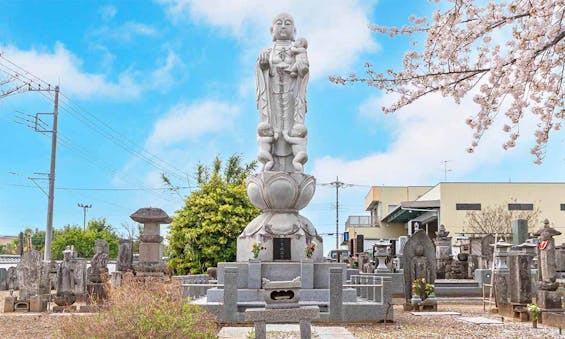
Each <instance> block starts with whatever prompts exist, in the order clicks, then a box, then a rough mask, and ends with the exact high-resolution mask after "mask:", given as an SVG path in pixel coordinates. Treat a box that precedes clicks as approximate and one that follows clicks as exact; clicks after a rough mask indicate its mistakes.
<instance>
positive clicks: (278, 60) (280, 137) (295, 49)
mask: <svg viewBox="0 0 565 339" xmlns="http://www.w3.org/2000/svg"><path fill="white" fill-rule="evenodd" d="M295 34H296V28H295V27H294V19H293V18H292V17H291V16H290V15H289V14H286V13H282V14H279V15H277V16H276V17H275V19H274V20H273V22H272V25H271V35H272V37H273V46H272V47H270V48H267V49H265V50H263V51H262V52H261V54H260V55H259V58H258V59H257V64H256V67H255V80H256V84H257V110H258V111H259V124H260V125H261V124H262V126H268V127H269V128H270V129H272V135H273V138H272V140H271V142H272V145H271V146H270V148H271V154H272V158H273V159H272V160H273V162H274V163H273V165H270V164H269V165H268V166H266V168H265V170H272V171H289V172H290V171H298V172H302V171H303V167H302V166H303V165H304V162H306V160H307V156H306V154H305V150H306V131H305V130H306V127H305V125H304V117H305V114H306V86H307V83H308V75H309V63H308V58H307V55H306V48H307V42H306V40H305V39H303V38H301V39H299V40H298V42H297V44H296V45H295V43H294V41H295ZM266 128H267V127H262V130H265V129H266ZM259 137H262V139H261V140H262V141H261V142H263V143H264V141H265V139H264V138H265V135H259ZM297 145H298V146H299V147H296V146H297ZM293 146H294V147H293ZM260 148H261V149H262V150H263V151H264V149H265V145H264V144H262V145H260ZM295 153H296V154H295ZM259 160H260V161H262V162H263V161H264V162H265V163H266V162H268V161H270V159H269V158H268V157H266V156H265V155H263V156H260V157H259ZM293 160H294V164H293Z"/></svg>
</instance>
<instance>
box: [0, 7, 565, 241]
mask: <svg viewBox="0 0 565 339" xmlns="http://www.w3.org/2000/svg"><path fill="white" fill-rule="evenodd" d="M401 3H402V6H399V2H398V1H395V0H380V1H340V0H335V1H331V0H326V1H307V2H304V1H292V0H287V1H282V0H281V1H277V2H270V1H269V2H267V1H258V0H256V1H255V0H254V1H251V0H250V1H235V0H234V1H197V0H193V1H191V0H163V1H155V2H140V1H139V2H138V1H135V2H134V1H115V2H113V1H65V2H63V1H25V2H24V1H0V7H1V10H0V51H1V52H2V53H3V55H4V56H5V57H6V58H7V59H9V60H11V61H13V62H15V63H17V64H18V65H19V66H22V67H23V68H25V69H26V70H28V71H30V72H31V73H33V74H34V75H36V76H38V77H39V78H41V79H43V80H45V81H47V82H49V83H51V84H53V85H56V84H59V85H60V86H61V91H62V94H63V95H64V97H62V98H61V105H62V107H61V114H60V120H59V131H60V134H61V139H60V142H59V147H58V154H57V155H58V156H57V178H56V186H57V187H58V189H57V190H56V195H55V217H54V226H55V227H56V228H60V227H62V226H63V225H66V224H81V223H82V209H80V208H79V207H77V203H85V204H92V208H91V209H90V210H89V211H88V217H89V218H91V217H96V218H99V217H104V218H107V220H108V221H109V222H110V223H111V224H112V225H114V226H115V227H116V228H117V229H118V231H119V232H122V231H123V229H121V227H122V226H121V225H123V224H124V223H129V224H130V225H131V224H133V222H132V221H131V220H130V219H129V215H130V214H131V213H133V212H134V211H135V210H136V209H137V208H140V207H145V206H155V207H161V208H163V209H165V210H166V211H167V212H168V213H169V214H170V215H172V214H173V213H174V211H175V210H176V209H178V208H179V207H181V206H182V200H181V198H180V197H179V196H177V195H175V194H171V193H167V192H163V191H159V190H72V189H71V188H81V189H85V188H89V189H90V188H96V189H101V188H102V189H123V188H160V187H163V186H162V183H161V182H160V179H159V175H160V173H161V172H163V171H165V172H166V173H167V174H168V175H169V176H170V177H171V179H173V180H174V182H175V183H176V184H178V185H187V177H188V185H191V184H193V180H192V175H193V173H194V169H195V166H196V164H197V163H199V162H201V163H210V161H211V160H212V159H213V158H214V157H215V156H216V155H218V154H219V155H220V156H222V157H227V156H229V155H231V154H233V153H240V154H242V155H243V157H244V159H245V160H247V161H249V160H252V159H254V158H255V154H256V141H255V127H256V124H257V112H256V109H255V99H254V97H255V88H254V86H255V83H254V78H253V72H254V62H255V59H256V57H257V55H258V53H259V52H260V51H261V49H262V48H265V47H267V46H269V44H270V35H269V25H270V21H271V19H272V17H274V15H276V14H278V13H279V12H281V11H286V12H289V13H291V14H292V15H293V16H294V18H295V21H296V27H297V30H298V35H299V36H304V37H306V38H307V39H308V41H309V49H308V53H309V57H310V65H311V78H310V84H309V88H308V93H309V94H308V113H307V118H306V124H307V127H308V129H309V146H308V150H309V162H308V163H307V165H306V172H308V173H311V174H313V175H315V176H316V177H317V179H318V182H319V183H323V182H329V181H332V180H334V179H335V177H336V176H339V178H340V180H342V181H344V182H346V183H351V184H356V185H359V186H355V187H350V188H347V189H344V190H342V191H341V193H340V197H341V199H340V207H341V208H340V220H341V222H340V224H341V225H343V222H344V221H345V218H346V217H347V216H348V215H358V214H364V213H365V212H364V207H363V202H364V197H365V194H366V193H367V191H368V189H369V186H370V185H435V184H436V183H437V182H439V181H442V180H443V179H444V171H443V169H444V168H443V165H442V163H441V162H442V161H443V160H449V161H450V162H448V168H449V169H450V170H451V171H450V172H449V173H448V176H447V179H448V180H449V181H504V182H506V181H509V180H511V181H515V182H517V181H560V182H562V181H565V168H564V167H565V166H564V165H565V160H564V159H565V152H564V147H563V146H564V135H563V132H559V133H557V134H554V135H553V136H552V139H551V141H550V145H549V147H548V152H547V157H546V160H545V162H544V164H543V165H541V166H537V165H534V164H533V160H534V158H533V157H532V156H531V155H530V154H529V149H530V148H531V146H533V137H532V133H530V131H533V127H535V121H534V120H532V119H526V120H525V121H524V124H523V126H522V128H521V130H522V137H521V139H520V140H519V143H518V147H517V148H516V149H514V150H512V151H503V150H502V143H503V142H504V141H505V139H504V138H505V136H504V135H503V133H500V127H501V126H502V123H503V122H504V121H503V120H500V121H499V122H497V124H495V126H494V127H493V129H492V130H491V131H490V133H487V135H486V136H485V137H484V139H483V141H482V144H481V145H480V146H479V147H478V149H477V150H476V152H475V153H474V154H468V153H467V152H466V151H465V149H466V147H468V145H469V143H470V142H471V133H472V131H471V130H470V129H468V128H467V127H466V125H465V124H464V120H465V118H467V117H468V116H470V115H471V114H473V113H474V112H476V111H477V108H476V106H474V104H472V103H471V102H470V100H464V101H463V103H462V104H461V105H456V104H454V103H453V102H452V100H450V99H446V98H441V97H438V96H431V97H428V98H425V99H423V100H421V101H419V102H417V103H416V104H415V105H413V106H410V107H407V108H405V109H403V110H401V111H400V112H398V113H395V114H392V115H384V114H382V113H381V112H380V107H381V106H382V105H383V103H390V102H391V101H392V100H393V98H391V97H388V96H387V95H385V94H383V93H380V92H378V91H377V90H374V89H371V88H367V87H364V86H362V85H357V86H345V87H343V86H337V85H334V84H331V83H329V81H328V80H327V78H328V76H329V75H338V74H343V75H347V74H348V73H350V72H357V73H361V72H362V71H363V67H362V66H363V63H364V62H365V61H371V62H372V63H373V64H374V65H375V67H376V68H377V69H380V70H385V69H387V68H392V67H398V66H399V64H400V60H401V57H402V55H403V54H404V52H405V51H406V49H407V48H408V44H407V40H406V39H390V38H388V37H386V36H381V35H377V34H375V33H371V32H370V31H369V30H368V28H367V25H368V24H370V23H377V24H381V25H402V24H404V23H406V22H407V18H408V16H409V15H411V14H415V15H430V13H431V12H432V11H433V10H434V7H433V6H434V5H432V4H429V3H428V2H426V1H403V2H401ZM0 61H1V62H0V82H1V81H2V80H3V79H5V78H7V77H9V76H8V73H7V72H11V70H10V67H12V68H14V66H13V65H11V64H9V63H8V62H6V61H5V59H0ZM13 84H15V82H12V83H9V84H7V85H4V86H2V88H0V89H2V90H6V89H9V88H10V86H11V85H13ZM50 111H52V101H51V100H50V99H49V95H48V94H45V93H44V95H41V94H40V93H37V92H33V93H21V94H18V95H12V96H10V97H7V98H4V99H0V136H1V137H0V138H1V139H0V140H1V143H0V149H1V154H2V161H1V162H0V234H16V233H17V232H18V231H19V230H21V229H23V228H24V227H26V226H31V227H34V228H35V227H38V228H44V227H45V220H46V207H47V199H46V196H45V194H44V193H42V192H41V190H39V189H38V188H37V187H35V186H34V184H33V182H32V181H31V180H29V179H28V178H29V177H39V178H40V177H41V175H38V174H34V173H38V172H39V173H46V172H48V171H49V152H50V136H49V135H42V134H40V133H36V132H34V131H33V130H31V129H30V128H27V127H25V126H22V125H20V124H16V123H14V120H18V119H19V118H18V116H22V113H23V114H30V115H34V114H35V113H36V112H50ZM18 112H22V113H18ZM42 119H43V120H45V121H46V122H50V119H49V117H48V116H44V117H43V118H42ZM36 182H37V183H38V184H39V185H41V186H42V187H43V188H44V189H46V188H47V182H46V180H36ZM186 193H188V190H184V191H183V194H186ZM334 199H335V191H334V190H333V189H331V188H328V187H323V186H319V187H318V190H317V193H316V196H315V198H314V200H313V201H312V203H311V204H310V206H309V207H308V208H306V209H305V210H304V212H303V214H304V215H306V216H307V217H308V218H309V219H310V220H311V221H312V222H314V224H315V225H316V227H317V228H318V231H319V232H321V233H329V232H333V231H334V229H335V207H334V203H335V201H334ZM341 227H342V228H343V226H341ZM333 244H334V240H333V238H332V237H327V238H326V248H329V247H331V246H333Z"/></svg>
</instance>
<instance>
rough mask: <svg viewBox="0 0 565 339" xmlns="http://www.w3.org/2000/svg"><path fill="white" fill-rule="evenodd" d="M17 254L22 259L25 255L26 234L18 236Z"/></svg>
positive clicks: (21, 233) (22, 233)
mask: <svg viewBox="0 0 565 339" xmlns="http://www.w3.org/2000/svg"><path fill="white" fill-rule="evenodd" d="M16 254H17V255H19V256H20V257H21V256H22V255H24V232H20V234H19V235H18V247H17V248H16Z"/></svg>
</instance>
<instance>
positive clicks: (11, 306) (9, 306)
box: [4, 296, 16, 313]
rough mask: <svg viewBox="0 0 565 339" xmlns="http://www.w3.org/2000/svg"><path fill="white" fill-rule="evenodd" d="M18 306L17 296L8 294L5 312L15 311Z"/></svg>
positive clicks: (5, 301)
mask: <svg viewBox="0 0 565 339" xmlns="http://www.w3.org/2000/svg"><path fill="white" fill-rule="evenodd" d="M15 306H16V297H14V296H8V297H6V298H4V313H9V312H14V310H15Z"/></svg>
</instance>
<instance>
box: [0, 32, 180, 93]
mask: <svg viewBox="0 0 565 339" xmlns="http://www.w3.org/2000/svg"><path fill="white" fill-rule="evenodd" d="M0 50H2V51H3V55H4V56H5V57H6V58H8V59H9V60H12V61H15V62H16V63H17V64H18V65H19V66H20V67H22V68H23V69H25V70H27V71H29V72H31V73H32V74H34V75H36V76H38V77H39V78H41V79H43V80H44V81H46V82H48V83H50V84H51V85H57V84H59V85H60V86H61V90H62V91H64V92H65V93H66V94H68V95H71V96H75V97H78V98H91V97H100V96H101V97H105V98H110V99H128V98H136V97H139V95H140V94H141V93H142V92H143V91H145V90H148V89H154V88H157V87H162V86H165V85H169V84H170V83H171V82H172V81H173V77H172V73H173V72H174V71H175V70H176V69H177V68H178V67H180V66H182V63H181V61H180V59H179V57H178V56H177V55H176V54H175V53H174V52H173V51H171V50H169V51H168V53H167V57H166V58H165V59H164V61H163V64H162V65H158V66H157V67H156V68H155V69H154V70H150V71H149V76H147V75H146V74H143V72H140V71H133V70H131V69H126V70H124V71H122V72H121V73H118V75H117V77H116V79H115V80H113V79H110V78H109V77H108V76H107V75H106V74H102V73H90V72H87V71H84V70H83V61H82V60H81V59H80V58H79V57H77V56H76V55H74V54H73V53H72V52H71V51H69V50H68V49H66V48H65V46H64V45H63V44H62V43H60V42H57V43H55V46H54V48H53V51H49V50H44V49H42V50H38V49H35V48H32V49H30V50H20V49H18V48H17V47H15V46H11V45H8V46H5V47H2V46H0Z"/></svg>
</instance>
